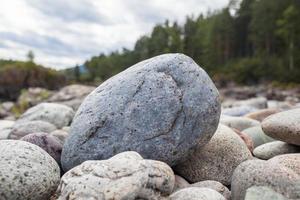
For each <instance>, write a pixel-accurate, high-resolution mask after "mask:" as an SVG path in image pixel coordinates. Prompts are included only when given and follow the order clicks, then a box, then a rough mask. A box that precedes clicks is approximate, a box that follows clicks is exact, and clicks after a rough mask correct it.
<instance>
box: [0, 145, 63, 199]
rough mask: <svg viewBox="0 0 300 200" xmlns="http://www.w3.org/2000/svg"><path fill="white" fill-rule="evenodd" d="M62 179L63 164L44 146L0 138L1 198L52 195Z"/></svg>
mask: <svg viewBox="0 0 300 200" xmlns="http://www.w3.org/2000/svg"><path fill="white" fill-rule="evenodd" d="M59 179H60V170H59V166H58V165H57V163H56V162H55V160H54V159H53V158H52V157H51V156H50V155H48V153H46V152H45V151H44V150H43V149H41V148H40V147H38V146H36V145H34V144H30V143H28V142H24V141H19V140H0V180H1V181H0V188H1V189H0V199H32V200H44V199H49V197H50V196H51V195H52V194H53V193H54V192H55V190H56V188H57V186H58V184H59Z"/></svg>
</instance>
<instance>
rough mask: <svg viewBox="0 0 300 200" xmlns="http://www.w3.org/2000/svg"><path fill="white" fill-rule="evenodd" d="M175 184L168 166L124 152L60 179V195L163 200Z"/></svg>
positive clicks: (89, 163)
mask: <svg viewBox="0 0 300 200" xmlns="http://www.w3.org/2000/svg"><path fill="white" fill-rule="evenodd" d="M174 182H175V177H174V173H173V171H172V169H171V168H170V167H169V166H168V165H167V164H165V163H163V162H160V161H155V160H145V159H143V158H142V157H141V156H140V155H139V154H138V153H136V152H123V153H120V154H118V155H115V156H114V157H112V158H110V159H108V160H93V161H85V162H83V163H82V164H81V165H79V166H76V167H74V168H73V169H71V170H70V171H68V172H67V173H66V174H64V175H63V177H62V178H61V181H60V185H59V187H58V189H57V196H58V200H67V199H95V200H96V199H97V200H110V199H124V200H125V199H127V200H135V199H162V198H163V197H167V196H168V195H169V194H170V193H171V192H172V191H173V187H174Z"/></svg>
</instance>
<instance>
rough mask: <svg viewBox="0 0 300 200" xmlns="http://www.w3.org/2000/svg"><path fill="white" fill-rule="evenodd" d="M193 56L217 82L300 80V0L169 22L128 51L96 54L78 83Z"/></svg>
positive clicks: (265, 0)
mask: <svg viewBox="0 0 300 200" xmlns="http://www.w3.org/2000/svg"><path fill="white" fill-rule="evenodd" d="M174 52H178V53H184V54H186V55H188V56H190V57H192V58H193V59H194V60H195V61H196V62H197V63H198V64H199V65H200V66H201V67H203V68H204V69H205V70H206V71H207V72H208V73H209V74H210V75H211V76H212V77H213V78H214V79H215V80H225V81H226V80H233V81H236V82H239V83H244V84H255V83H259V82H264V81H278V82H295V83H299V82H300V1H299V0H284V1H283V0H243V1H241V2H239V3H237V2H236V1H230V3H229V5H228V6H227V7H226V8H224V9H222V10H219V11H215V12H211V13H207V14H206V15H202V14H201V15H199V16H197V17H195V16H189V17H187V18H186V20H185V23H184V24H182V25H179V24H178V23H177V22H169V21H165V23H163V24H158V25H156V26H155V27H154V28H153V30H152V32H151V33H150V34H148V35H144V36H142V37H141V38H139V39H138V40H137V41H136V43H135V46H134V48H133V50H129V49H126V48H124V49H123V50H121V51H114V52H112V53H110V54H107V55H105V54H100V55H99V56H94V57H92V58H91V59H90V60H88V61H86V62H85V63H84V65H83V66H84V67H85V68H86V70H87V72H88V73H85V75H84V76H82V77H79V76H80V73H78V67H77V69H76V68H75V70H74V71H75V73H74V74H75V75H76V76H77V80H83V81H95V80H98V81H103V80H106V79H107V78H109V77H111V76H113V75H115V74H117V73H119V72H120V71H122V70H124V69H126V68H127V67H129V66H131V65H133V64H135V63H137V62H139V61H141V60H144V59H147V58H150V57H153V56H156V55H159V54H163V53H174Z"/></svg>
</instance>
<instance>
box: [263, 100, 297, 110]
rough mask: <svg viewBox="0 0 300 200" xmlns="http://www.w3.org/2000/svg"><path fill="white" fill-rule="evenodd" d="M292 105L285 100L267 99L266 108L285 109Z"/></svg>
mask: <svg viewBox="0 0 300 200" xmlns="http://www.w3.org/2000/svg"><path fill="white" fill-rule="evenodd" d="M292 107H293V106H292V104H290V103H288V102H285V101H275V100H270V101H268V108H274V109H279V110H287V109H291V108H292Z"/></svg>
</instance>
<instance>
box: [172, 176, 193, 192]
mask: <svg viewBox="0 0 300 200" xmlns="http://www.w3.org/2000/svg"><path fill="white" fill-rule="evenodd" d="M189 185H190V184H189V182H187V181H186V180H185V179H184V178H182V177H181V176H178V175H175V185H174V189H173V192H174V191H177V190H179V189H182V188H186V187H188V186H189Z"/></svg>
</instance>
